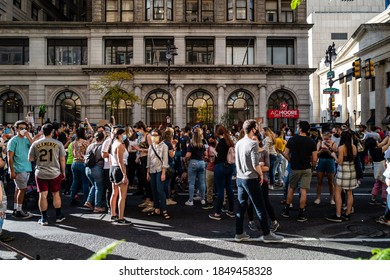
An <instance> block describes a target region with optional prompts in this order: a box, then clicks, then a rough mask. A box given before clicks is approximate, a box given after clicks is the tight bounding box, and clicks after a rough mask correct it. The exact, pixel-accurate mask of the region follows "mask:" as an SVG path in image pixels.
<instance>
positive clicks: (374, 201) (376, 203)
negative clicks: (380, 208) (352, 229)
mask: <svg viewBox="0 0 390 280" xmlns="http://www.w3.org/2000/svg"><path fill="white" fill-rule="evenodd" d="M370 204H371V205H378V204H381V203H380V202H379V201H378V200H376V199H375V198H372V199H371V200H370Z"/></svg>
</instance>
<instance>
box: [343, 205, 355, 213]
mask: <svg viewBox="0 0 390 280" xmlns="http://www.w3.org/2000/svg"><path fill="white" fill-rule="evenodd" d="M342 209H343V211H344V212H345V211H347V206H346V205H345V206H343V208H342ZM353 213H355V208H353V206H352V208H351V213H350V214H353Z"/></svg>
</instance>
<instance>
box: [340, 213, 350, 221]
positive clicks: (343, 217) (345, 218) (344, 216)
mask: <svg viewBox="0 0 390 280" xmlns="http://www.w3.org/2000/svg"><path fill="white" fill-rule="evenodd" d="M341 219H342V220H343V221H349V220H351V214H349V215H347V214H341Z"/></svg>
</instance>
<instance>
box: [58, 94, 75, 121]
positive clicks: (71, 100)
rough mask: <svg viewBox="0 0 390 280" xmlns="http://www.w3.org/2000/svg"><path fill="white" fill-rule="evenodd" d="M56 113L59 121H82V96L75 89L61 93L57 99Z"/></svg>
mask: <svg viewBox="0 0 390 280" xmlns="http://www.w3.org/2000/svg"><path fill="white" fill-rule="evenodd" d="M54 115H55V118H56V120H57V121H65V122H67V123H72V122H74V121H76V122H79V121H81V101H80V97H79V96H78V95H77V94H76V93H74V92H73V91H65V92H63V93H61V94H60V95H59V96H58V97H57V98H56V101H55V108H54Z"/></svg>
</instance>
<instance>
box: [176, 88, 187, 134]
mask: <svg viewBox="0 0 390 280" xmlns="http://www.w3.org/2000/svg"><path fill="white" fill-rule="evenodd" d="M183 88H184V85H176V87H175V89H176V112H175V122H174V123H173V124H174V125H178V126H179V127H184V126H185V124H186V123H185V120H186V118H185V116H184V115H183ZM184 108H185V106H184ZM184 111H185V110H184Z"/></svg>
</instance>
